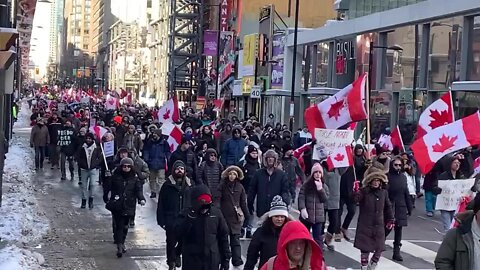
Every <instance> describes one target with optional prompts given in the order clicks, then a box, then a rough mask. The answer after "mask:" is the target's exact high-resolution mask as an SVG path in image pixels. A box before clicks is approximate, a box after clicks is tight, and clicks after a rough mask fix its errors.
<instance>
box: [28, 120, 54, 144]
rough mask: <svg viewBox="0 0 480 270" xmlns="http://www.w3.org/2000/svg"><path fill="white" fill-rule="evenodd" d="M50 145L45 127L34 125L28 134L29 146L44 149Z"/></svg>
mask: <svg viewBox="0 0 480 270" xmlns="http://www.w3.org/2000/svg"><path fill="white" fill-rule="evenodd" d="M49 144H50V134H49V132H48V128H47V127H46V126H45V125H38V124H37V125H35V126H33V127H32V131H31V133H30V145H33V146H34V147H45V146H47V145H49Z"/></svg>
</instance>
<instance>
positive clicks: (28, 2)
mask: <svg viewBox="0 0 480 270" xmlns="http://www.w3.org/2000/svg"><path fill="white" fill-rule="evenodd" d="M17 4H18V8H17V16H16V19H17V31H18V34H19V46H20V51H21V57H22V59H21V61H20V68H21V70H22V73H23V76H25V77H28V66H29V54H30V39H31V37H32V28H33V17H34V15H35V7H36V5H37V0H21V1H17Z"/></svg>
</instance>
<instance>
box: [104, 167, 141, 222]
mask: <svg viewBox="0 0 480 270" xmlns="http://www.w3.org/2000/svg"><path fill="white" fill-rule="evenodd" d="M103 188H104V189H103V192H104V194H106V195H108V193H109V192H110V193H111V194H110V198H115V197H116V196H119V197H120V198H123V200H124V207H123V210H122V212H121V213H120V214H121V215H124V216H134V215H135V209H136V208H137V201H142V200H145V197H144V196H143V185H142V182H141V181H140V180H139V179H138V177H137V176H136V174H135V172H134V171H133V170H131V171H130V172H129V173H124V172H123V171H122V170H121V169H119V170H115V171H114V173H113V175H112V177H107V178H106V180H105V183H104V185H103ZM116 214H117V213H116Z"/></svg>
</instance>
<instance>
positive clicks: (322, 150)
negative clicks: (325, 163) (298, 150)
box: [312, 128, 354, 160]
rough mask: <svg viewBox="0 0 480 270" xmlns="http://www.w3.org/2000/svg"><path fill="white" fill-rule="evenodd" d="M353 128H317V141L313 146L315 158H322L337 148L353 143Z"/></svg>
mask: <svg viewBox="0 0 480 270" xmlns="http://www.w3.org/2000/svg"><path fill="white" fill-rule="evenodd" d="M353 132H354V131H353V130H339V129H323V128H316V129H315V135H314V136H315V139H316V140H317V143H316V144H315V146H314V147H313V157H312V158H313V159H314V160H321V159H323V158H326V157H327V155H329V154H330V153H332V151H334V150H335V149H337V148H340V147H344V146H346V145H351V144H352V142H353V141H354V138H353Z"/></svg>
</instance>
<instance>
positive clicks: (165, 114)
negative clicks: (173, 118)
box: [163, 110, 170, 120]
mask: <svg viewBox="0 0 480 270" xmlns="http://www.w3.org/2000/svg"><path fill="white" fill-rule="evenodd" d="M169 118H170V110H167V111H166V112H165V113H164V114H163V119H165V120H167V119H169Z"/></svg>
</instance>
